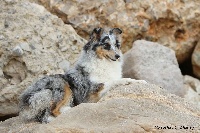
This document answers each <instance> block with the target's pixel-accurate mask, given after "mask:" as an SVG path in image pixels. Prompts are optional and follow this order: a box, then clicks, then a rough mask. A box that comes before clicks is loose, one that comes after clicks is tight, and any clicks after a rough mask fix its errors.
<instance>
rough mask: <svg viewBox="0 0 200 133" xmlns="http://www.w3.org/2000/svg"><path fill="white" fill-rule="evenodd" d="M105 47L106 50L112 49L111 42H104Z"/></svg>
mask: <svg viewBox="0 0 200 133" xmlns="http://www.w3.org/2000/svg"><path fill="white" fill-rule="evenodd" d="M103 46H104V49H106V50H110V47H111V46H110V44H108V43H104V45H103Z"/></svg>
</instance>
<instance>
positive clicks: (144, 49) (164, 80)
mask: <svg viewBox="0 0 200 133" xmlns="http://www.w3.org/2000/svg"><path fill="white" fill-rule="evenodd" d="M123 74H124V77H126V78H134V79H142V80H146V81H147V82H150V83H153V84H156V85H159V86H161V87H163V88H165V89H166V90H168V91H169V92H170V93H174V94H177V95H179V96H183V95H184V89H183V76H182V74H181V71H180V69H179V66H178V63H177V60H176V57H175V53H174V51H173V50H171V49H169V48H167V47H165V46H162V45H160V44H158V43H153V42H149V41H145V40H138V41H135V42H134V44H133V47H132V49H131V50H129V51H128V52H126V53H125V54H124V66H123Z"/></svg>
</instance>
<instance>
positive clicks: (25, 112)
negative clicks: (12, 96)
mask: <svg viewBox="0 0 200 133" xmlns="http://www.w3.org/2000/svg"><path fill="white" fill-rule="evenodd" d="M27 95H28V94H27ZM29 95H30V94H29ZM26 100H28V105H25V106H24V107H23V108H22V111H21V112H20V114H19V115H20V116H22V118H24V119H25V120H32V119H38V121H40V122H45V120H44V118H43V117H47V115H49V112H48V111H47V109H48V108H49V107H51V104H52V92H51V90H49V89H44V90H41V91H37V92H34V93H33V94H31V95H30V97H28V99H26ZM44 110H45V111H44ZM46 111H47V112H46ZM41 112H43V113H41ZM40 114H41V115H40ZM43 114H45V115H43Z"/></svg>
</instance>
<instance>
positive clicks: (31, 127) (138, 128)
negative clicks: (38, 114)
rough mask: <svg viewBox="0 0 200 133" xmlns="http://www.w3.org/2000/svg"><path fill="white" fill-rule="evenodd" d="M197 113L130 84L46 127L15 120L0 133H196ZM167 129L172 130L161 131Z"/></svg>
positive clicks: (170, 97)
mask: <svg viewBox="0 0 200 133" xmlns="http://www.w3.org/2000/svg"><path fill="white" fill-rule="evenodd" d="M199 112H200V109H199V108H197V107H195V105H193V104H191V103H189V102H187V101H184V99H182V98H180V97H177V96H175V95H173V94H169V93H167V92H166V91H165V90H164V89H161V88H159V87H158V86H156V85H152V84H142V83H132V84H128V85H124V86H121V85H120V86H118V87H114V88H113V89H112V90H111V91H110V92H108V93H107V94H106V95H105V96H104V97H103V98H102V99H101V100H100V101H99V102H98V103H84V104H80V105H78V106H76V107H74V108H71V109H69V110H68V112H66V113H64V114H62V115H60V116H58V117H57V118H56V119H55V120H54V121H52V122H50V123H48V124H38V123H34V122H32V123H31V122H29V123H25V122H24V121H22V120H21V118H20V117H15V118H11V119H8V120H6V121H5V122H2V123H0V130H1V132H17V133H25V132H31V133H36V132H37V133H44V132H48V133H57V132H68V133H71V132H79V133H86V132H95V133H96V132H97V133H100V132H105V133H107V132H177V133H181V132H199V131H200V123H199V121H200V117H199V116H200V113H199ZM167 126H168V127H169V128H170V127H171V128H174V129H161V127H162V128H167ZM183 126H184V128H187V127H188V129H183ZM181 128H182V129H181Z"/></svg>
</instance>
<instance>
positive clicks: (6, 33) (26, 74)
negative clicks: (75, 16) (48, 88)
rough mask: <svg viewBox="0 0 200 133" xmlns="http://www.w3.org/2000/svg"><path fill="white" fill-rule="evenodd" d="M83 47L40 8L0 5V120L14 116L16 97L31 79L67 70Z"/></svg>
mask: <svg viewBox="0 0 200 133" xmlns="http://www.w3.org/2000/svg"><path fill="white" fill-rule="evenodd" d="M83 44H85V40H84V39H82V38H81V37H80V36H78V35H77V34H76V32H75V30H74V29H73V28H72V27H71V26H70V25H66V24H64V23H63V21H62V20H61V19H60V18H58V17H57V16H55V15H52V14H51V13H49V12H48V11H47V10H46V9H45V8H44V7H43V6H40V5H38V4H34V3H29V2H26V1H25V2H23V1H17V0H14V1H10V0H5V1H1V4H0V116H3V115H7V114H15V113H17V112H18V108H17V97H18V95H19V94H20V93H21V91H22V90H23V89H25V88H26V87H27V86H28V85H30V83H32V82H33V81H34V80H35V79H37V78H38V77H40V76H42V75H44V74H55V73H63V72H64V70H66V69H68V68H67V67H69V66H70V64H73V63H74V61H75V60H76V58H77V56H78V54H79V52H80V49H81V48H82V46H83ZM63 69H64V70H63Z"/></svg>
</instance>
